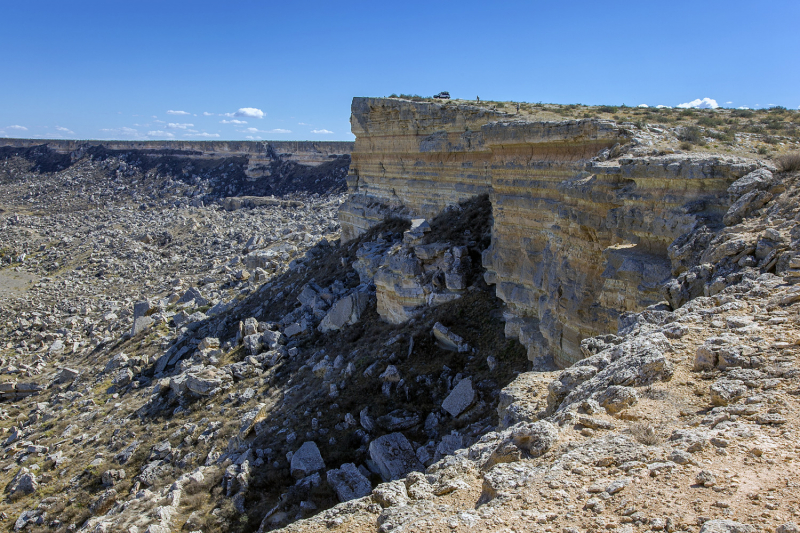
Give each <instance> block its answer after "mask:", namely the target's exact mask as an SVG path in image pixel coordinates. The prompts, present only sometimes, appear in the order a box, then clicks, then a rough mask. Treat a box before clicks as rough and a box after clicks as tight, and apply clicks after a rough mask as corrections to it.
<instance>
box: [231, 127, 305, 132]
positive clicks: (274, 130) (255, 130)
mask: <svg viewBox="0 0 800 533" xmlns="http://www.w3.org/2000/svg"><path fill="white" fill-rule="evenodd" d="M239 131H240V132H242V133H292V130H285V129H282V128H275V129H272V130H260V129H258V128H245V129H243V130H239Z"/></svg>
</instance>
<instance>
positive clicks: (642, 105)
mask: <svg viewBox="0 0 800 533" xmlns="http://www.w3.org/2000/svg"><path fill="white" fill-rule="evenodd" d="M636 107H650V106H649V105H647V104H639V105H637V106H636Z"/></svg>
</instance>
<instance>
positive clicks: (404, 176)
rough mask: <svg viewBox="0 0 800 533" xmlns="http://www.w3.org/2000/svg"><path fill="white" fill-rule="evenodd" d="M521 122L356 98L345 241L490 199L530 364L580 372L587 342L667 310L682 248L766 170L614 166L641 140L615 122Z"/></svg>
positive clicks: (517, 332) (515, 332) (738, 165)
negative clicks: (665, 299)
mask: <svg viewBox="0 0 800 533" xmlns="http://www.w3.org/2000/svg"><path fill="white" fill-rule="evenodd" d="M511 119H512V117H511V116H509V115H506V114H504V113H500V112H498V111H493V110H488V109H483V108H479V107H476V106H466V105H457V104H453V103H448V104H435V103H415V102H410V101H405V100H398V99H382V98H355V99H353V106H352V117H351V125H352V130H353V133H354V134H355V136H356V142H355V148H354V151H353V153H352V165H351V168H350V176H349V177H348V187H349V190H350V193H351V195H350V197H349V199H348V201H347V202H346V203H345V204H344V205H343V206H342V208H341V210H340V215H339V217H340V223H341V225H342V236H343V240H345V241H346V240H349V239H352V238H353V237H355V236H357V235H359V234H360V233H362V232H363V231H365V230H366V229H368V228H369V227H371V226H372V225H374V224H375V223H377V222H379V221H381V220H383V219H384V218H385V217H386V216H389V215H392V214H400V215H402V216H422V217H427V218H431V217H433V216H435V215H436V214H437V213H439V212H440V211H441V210H442V209H443V208H445V207H446V206H448V205H453V204H456V203H458V202H460V201H463V200H465V199H468V198H470V197H473V196H475V195H479V194H489V195H490V198H491V200H492V208H493V217H494V224H493V228H492V244H491V247H490V248H489V249H488V250H487V251H486V252H485V254H484V257H483V262H484V266H485V267H486V269H487V274H486V280H487V281H488V282H489V283H494V284H496V286H497V294H498V296H499V297H500V298H502V299H503V300H504V301H505V302H506V303H507V304H508V308H509V313H508V316H507V318H508V323H507V327H506V333H507V335H509V336H513V337H518V338H519V339H520V341H521V342H523V343H524V344H525V345H526V346H527V347H528V354H529V357H530V358H531V359H532V360H533V359H536V358H537V357H547V356H549V355H552V356H553V358H554V362H555V363H556V364H557V365H559V366H562V367H563V366H568V365H570V364H572V363H573V362H575V361H577V360H578V359H581V358H583V357H584V355H583V354H582V353H581V351H580V341H581V339H583V338H586V337H590V336H594V335H598V334H602V333H611V332H615V331H616V329H617V318H618V317H619V315H620V314H621V313H623V312H626V311H637V310H640V309H642V308H644V307H646V306H648V305H651V304H653V303H656V302H658V301H659V300H661V299H662V298H661V296H660V294H659V288H660V286H661V284H662V283H663V282H664V281H666V280H667V279H668V278H669V277H670V276H671V275H674V274H677V273H680V271H681V269H682V268H683V266H682V265H683V263H682V261H681V258H679V257H673V258H672V260H671V259H670V256H669V254H668V247H669V246H670V244H671V243H673V241H675V240H676V239H677V238H679V237H680V236H681V235H684V234H686V233H687V232H690V231H693V230H695V229H697V228H699V227H701V226H703V225H704V224H707V223H709V221H711V222H715V221H719V220H720V219H721V217H722V215H723V214H724V213H725V211H726V210H727V208H728V206H729V200H728V197H727V194H726V189H727V187H728V186H729V185H730V183H731V182H733V181H734V180H736V179H738V178H740V177H742V176H743V175H745V174H747V173H748V172H750V171H752V170H754V169H756V168H758V166H759V163H757V162H755V161H750V160H746V159H742V158H735V157H722V156H699V155H698V156H691V155H685V154H684V155H663V156H622V157H617V158H612V159H610V160H604V159H605V158H604V157H599V158H598V157H597V156H598V154H600V153H601V152H602V151H604V150H606V149H611V148H613V147H614V146H615V145H617V144H621V145H625V144H626V143H628V142H629V141H630V139H631V133H630V132H628V131H626V130H624V129H622V128H620V127H619V126H618V125H617V124H616V123H614V122H612V121H607V120H595V119H587V120H579V121H574V120H573V121H565V122H521V121H511ZM613 154H614V150H611V155H612V156H613ZM673 255H674V254H673Z"/></svg>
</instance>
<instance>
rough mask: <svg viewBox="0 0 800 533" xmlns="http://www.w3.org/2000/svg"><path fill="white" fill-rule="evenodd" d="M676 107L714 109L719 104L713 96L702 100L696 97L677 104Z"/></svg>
mask: <svg viewBox="0 0 800 533" xmlns="http://www.w3.org/2000/svg"><path fill="white" fill-rule="evenodd" d="M678 107H679V108H681V109H689V108H696V109H716V108H718V107H719V104H717V101H716V100H714V99H713V98H703V99H702V100H701V99H699V98H698V99H697V100H692V101H691V102H686V103H683V104H678Z"/></svg>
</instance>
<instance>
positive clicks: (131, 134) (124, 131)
mask: <svg viewBox="0 0 800 533" xmlns="http://www.w3.org/2000/svg"><path fill="white" fill-rule="evenodd" d="M100 131H102V132H103V133H105V134H107V135H108V137H109V138H112V139H113V138H117V139H120V138H128V139H141V138H142V137H143V136H142V134H141V133H139V130H135V129H133V128H128V127H125V126H123V127H121V128H102V129H101V130H100Z"/></svg>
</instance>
